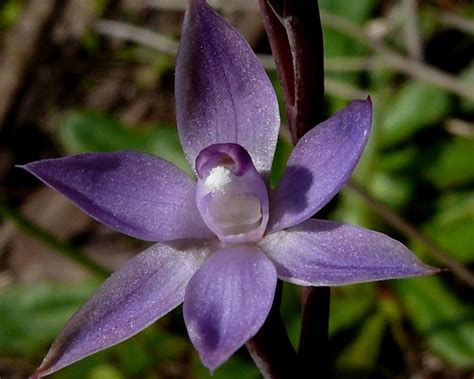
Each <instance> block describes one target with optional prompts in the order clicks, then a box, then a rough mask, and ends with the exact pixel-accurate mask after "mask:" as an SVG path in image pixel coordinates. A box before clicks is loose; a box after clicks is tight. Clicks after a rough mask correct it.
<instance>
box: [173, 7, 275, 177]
mask: <svg viewBox="0 0 474 379" xmlns="http://www.w3.org/2000/svg"><path fill="white" fill-rule="evenodd" d="M175 91H176V117H177V121H178V131H179V136H180V138H181V144H182V145H183V149H184V152H185V154H186V156H187V158H188V161H189V163H190V164H191V166H193V167H194V163H195V160H196V157H197V155H198V154H199V152H200V151H201V150H202V149H204V148H205V147H207V146H209V145H212V144H216V143H228V142H231V143H238V144H240V145H242V146H243V147H244V148H245V149H246V150H247V151H248V152H249V153H250V156H251V157H252V160H253V162H254V164H255V167H256V168H257V170H258V171H259V172H268V171H269V170H270V168H271V164H272V160H273V155H274V152H275V147H276V142H277V137H278V129H279V127H280V117H279V112H278V103H277V99H276V96H275V93H274V91H273V88H272V85H271V83H270V80H269V79H268V77H267V75H266V73H265V71H264V70H263V68H262V66H261V64H260V62H259V60H258V58H257V57H256V56H255V54H254V53H253V52H252V49H251V48H250V46H249V45H248V44H247V42H246V41H245V40H244V39H243V38H242V37H241V36H240V35H239V34H238V32H237V31H236V30H235V29H233V28H232V27H231V26H230V25H229V24H227V23H226V22H225V21H224V20H223V19H222V18H221V17H220V16H219V15H217V14H216V13H215V12H214V11H213V10H212V9H211V8H210V7H209V6H208V5H207V4H206V3H205V1H203V0H191V1H190V6H189V8H188V10H187V12H186V16H185V19H184V26H183V32H182V36H181V43H180V48H179V52H178V57H177V62H176V85H175Z"/></svg>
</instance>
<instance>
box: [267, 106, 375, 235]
mask: <svg viewBox="0 0 474 379" xmlns="http://www.w3.org/2000/svg"><path fill="white" fill-rule="evenodd" d="M371 123H372V104H371V102H370V99H367V100H365V101H362V100H357V101H353V102H352V103H351V104H350V105H349V106H347V107H346V108H344V109H343V110H341V111H339V112H338V113H336V114H334V115H333V116H332V117H331V118H330V119H328V120H326V121H324V122H323V123H321V124H320V125H318V126H316V127H315V128H313V129H312V130H311V131H310V132H308V133H307V134H306V135H305V136H304V137H303V138H302V139H301V140H300V141H299V142H298V144H297V145H296V147H295V149H294V150H293V152H292V153H291V155H290V158H289V160H288V167H287V169H286V171H285V173H284V175H283V178H282V180H281V182H280V183H279V185H278V187H277V188H276V189H275V191H274V192H273V194H272V195H271V196H270V221H269V225H268V229H269V231H275V230H281V229H285V228H289V227H291V226H294V225H298V224H299V223H301V222H303V221H305V220H307V219H308V218H310V217H311V216H313V215H314V214H315V213H316V212H317V211H319V210H320V209H321V208H322V207H323V206H324V205H326V204H327V203H328V202H329V201H330V200H331V199H332V198H333V197H334V195H336V194H337V192H339V190H340V189H341V188H342V186H344V184H346V182H347V181H348V180H349V179H350V177H351V175H352V172H353V171H354V168H355V166H356V164H357V162H358V161H359V158H360V156H361V154H362V151H363V149H364V147H365V144H366V143H367V139H368V137H369V131H370V126H371Z"/></svg>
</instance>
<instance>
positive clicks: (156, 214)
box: [21, 151, 212, 241]
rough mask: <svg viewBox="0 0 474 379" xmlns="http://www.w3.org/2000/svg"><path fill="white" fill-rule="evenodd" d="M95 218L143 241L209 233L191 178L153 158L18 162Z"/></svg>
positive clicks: (121, 155)
mask: <svg viewBox="0 0 474 379" xmlns="http://www.w3.org/2000/svg"><path fill="white" fill-rule="evenodd" d="M21 167H23V168H24V169H26V170H27V171H29V172H30V173H32V174H34V175H35V176H37V177H38V178H39V179H41V180H42V181H43V182H44V183H46V184H47V185H49V186H50V187H51V188H53V189H55V190H56V191H58V192H60V193H61V194H63V195H64V196H66V197H67V198H69V199H70V200H71V201H73V202H74V203H75V204H76V205H77V206H78V207H79V208H81V209H82V210H84V211H85V212H86V213H87V214H89V215H90V216H91V217H93V218H95V219H96V220H98V221H100V222H102V223H104V224H106V225H109V226H111V227H113V228H115V229H117V230H119V231H120V232H122V233H125V234H128V235H131V236H133V237H136V238H139V239H143V240H148V241H160V240H173V239H180V238H201V237H209V236H212V233H211V232H210V231H209V229H208V228H207V227H206V225H205V224H204V222H203V221H202V218H201V216H200V214H199V211H198V209H197V207H196V201H195V188H196V185H195V183H193V181H192V180H191V179H190V178H189V177H188V176H187V175H186V174H184V173H183V172H182V171H181V170H179V169H178V168H177V167H175V166H174V165H172V164H171V163H169V162H167V161H165V160H163V159H160V158H158V157H155V156H152V155H148V154H142V153H137V152H131V151H129V152H116V153H88V154H80V155H75V156H71V157H65V158H59V159H46V160H42V161H37V162H33V163H29V164H27V165H25V166H21Z"/></svg>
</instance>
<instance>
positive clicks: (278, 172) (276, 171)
mask: <svg viewBox="0 0 474 379" xmlns="http://www.w3.org/2000/svg"><path fill="white" fill-rule="evenodd" d="M290 153H291V144H290V142H289V141H287V140H286V139H284V138H278V143H277V147H276V151H275V157H274V158H273V164H272V172H271V176H270V186H271V187H272V188H275V187H276V186H277V184H278V182H279V181H280V179H281V178H282V176H283V173H284V172H285V169H286V162H287V161H288V157H289V156H290Z"/></svg>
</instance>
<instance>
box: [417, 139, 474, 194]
mask: <svg viewBox="0 0 474 379" xmlns="http://www.w3.org/2000/svg"><path fill="white" fill-rule="evenodd" d="M429 155H430V156H432V157H433V159H431V160H430V161H429V162H427V166H425V167H426V168H425V170H424V176H425V178H427V179H428V180H430V181H431V182H432V183H433V184H434V185H435V186H436V187H438V188H441V189H444V188H448V187H452V186H457V185H462V184H467V183H469V182H470V181H473V180H474V164H473V162H474V138H464V137H455V138H453V139H452V140H449V141H447V142H446V143H444V144H443V145H441V146H438V147H435V148H434V151H432V152H431V153H430V154H429Z"/></svg>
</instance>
